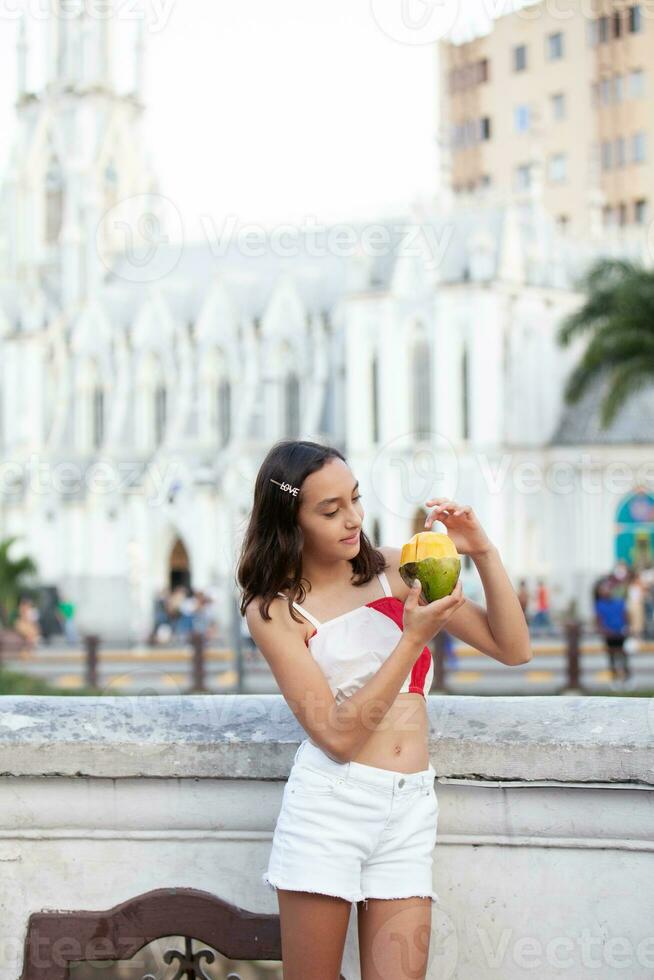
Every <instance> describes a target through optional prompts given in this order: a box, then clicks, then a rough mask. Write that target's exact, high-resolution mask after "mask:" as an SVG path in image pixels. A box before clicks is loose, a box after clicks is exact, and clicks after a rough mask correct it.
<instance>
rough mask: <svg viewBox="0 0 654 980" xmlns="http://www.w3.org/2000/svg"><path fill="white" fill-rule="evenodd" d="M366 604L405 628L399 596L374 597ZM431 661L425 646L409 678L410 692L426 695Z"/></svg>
mask: <svg viewBox="0 0 654 980" xmlns="http://www.w3.org/2000/svg"><path fill="white" fill-rule="evenodd" d="M366 605H367V606H370V608H371V609H377V610H378V611H379V612H381V613H383V614H384V616H388V618H389V619H392V620H393V622H394V623H396V624H397V626H399V628H400V629H401V630H404V603H403V602H402V600H401V599H398V598H397V596H394V595H387V596H384V597H383V599H374V600H373V601H372V602H367V603H366ZM431 662H432V659H431V650H430V649H429V647H427V646H425V647H423V649H422V652H421V653H420V656H419V657H418V658H417V660H416V661H415V663H414V665H413V667H412V668H411V678H410V680H409V691H410V692H415V693H416V694H422V695H423V697H424V694H425V680H426V679H427V674H428V673H429V667H430V665H431Z"/></svg>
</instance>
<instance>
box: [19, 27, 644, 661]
mask: <svg viewBox="0 0 654 980" xmlns="http://www.w3.org/2000/svg"><path fill="white" fill-rule="evenodd" d="M46 54H47V60H46V72H45V78H44V79H43V81H42V83H41V84H39V85H38V86H35V85H30V84H29V83H28V79H29V77H30V71H29V65H30V45H29V38H28V37H27V35H26V30H25V26H24V25H23V26H21V28H20V30H19V33H18V85H17V89H18V90H17V99H16V124H15V132H14V133H13V137H12V140H13V142H12V145H13V149H12V152H11V154H10V156H9V162H8V167H7V170H6V173H5V174H3V175H2V192H1V195H0V214H1V219H2V220H1V222H0V537H5V536H7V535H19V536H20V537H21V546H22V547H24V549H25V550H26V551H28V552H29V553H30V554H31V555H33V556H34V557H35V559H36V560H37V562H38V566H39V578H40V580H41V581H42V582H43V583H47V584H57V585H58V586H59V587H60V589H61V590H62V592H63V593H65V594H66V595H68V596H70V597H72V598H73V599H74V600H75V601H76V602H77V605H78V610H79V620H80V626H81V627H82V628H84V629H88V630H93V631H98V632H99V633H100V634H101V636H102V637H103V638H104V639H107V640H122V639H130V640H133V641H137V642H141V641H143V640H144V638H145V637H146V635H147V634H148V632H149V629H150V626H151V622H152V609H153V601H154V598H155V596H156V594H157V593H158V591H159V590H160V589H162V588H164V587H165V586H167V585H168V584H169V583H171V582H176V581H187V582H190V583H191V584H192V585H193V586H196V587H198V588H213V589H215V590H216V591H217V593H218V595H219V596H220V605H221V609H220V615H221V617H222V618H223V621H224V620H225V617H227V616H228V615H229V612H230V609H232V608H233V597H234V595H235V594H236V584H235V580H234V569H235V562H236V558H237V555H238V551H239V545H240V540H241V536H242V533H243V530H244V526H245V521H246V519H247V514H248V509H249V506H250V502H251V494H252V487H253V482H254V477H255V474H256V471H257V468H258V465H259V463H260V461H261V459H262V457H263V455H264V454H265V453H266V451H267V449H268V448H269V446H270V445H271V443H272V442H274V441H276V440H277V439H279V438H283V437H292V438H295V437H302V438H311V439H317V440H322V441H328V442H330V443H332V444H334V445H336V446H338V447H339V448H340V449H341V450H343V451H344V452H345V454H346V455H347V457H348V461H349V462H350V465H351V466H352V469H353V471H354V472H355V474H356V476H357V477H358V478H359V479H360V481H361V489H362V493H363V495H364V496H363V502H364V505H365V510H366V530H367V532H368V534H369V535H370V536H371V537H372V538H373V540H374V541H375V542H376V543H386V544H393V545H397V546H399V545H401V544H402V543H403V542H404V541H406V540H408V538H409V537H410V536H411V534H413V533H415V531H416V530H419V529H421V528H422V525H423V521H424V514H425V510H424V501H425V500H426V499H427V498H428V497H430V496H433V495H436V494H438V495H445V494H447V495H450V496H454V497H455V498H456V499H458V500H461V501H465V502H468V503H471V504H472V505H473V507H474V508H475V510H476V511H477V513H478V514H479V516H480V518H481V520H482V522H483V523H484V526H485V527H486V528H487V530H488V532H489V534H490V537H491V538H492V539H493V540H494V541H495V542H496V543H497V544H498V545H499V546H500V550H501V553H502V557H503V559H504V561H505V564H506V565H507V568H508V570H509V572H510V574H511V576H512V579H513V581H514V582H516V583H517V581H518V579H519V578H521V577H526V578H528V579H530V580H532V581H534V580H535V579H536V578H537V577H541V576H542V577H545V578H546V579H547V581H548V582H549V584H550V586H551V588H552V597H553V605H554V607H555V608H558V609H561V608H563V607H564V606H566V605H567V604H568V602H569V601H570V599H571V598H573V597H576V598H577V599H578V601H579V604H580V608H581V609H582V611H586V612H587V611H588V609H589V602H590V593H589V590H590V586H591V583H592V581H593V580H594V578H595V577H596V576H597V574H598V573H599V572H601V571H604V570H606V569H607V567H608V566H610V565H611V563H612V562H613V560H614V558H615V555H616V540H617V535H618V533H619V531H620V530H621V531H622V532H624V526H622V525H620V528H619V527H618V526H617V524H616V515H617V514H618V512H619V511H620V510H621V509H622V510H621V513H623V514H624V512H625V507H626V508H627V510H628V509H629V502H630V501H632V500H636V501H641V502H642V499H643V490H644V489H646V488H647V487H648V485H649V486H650V487H651V482H649V483H648V481H649V480H650V477H648V476H647V474H646V471H645V469H644V467H646V465H647V464H648V462H649V460H648V456H649V453H650V449H651V439H652V432H653V431H654V402H653V401H652V398H651V397H650V396H649V394H642V395H640V396H638V399H637V400H636V401H634V402H633V403H632V404H631V405H630V406H629V407H628V408H627V409H625V411H624V412H622V413H621V415H620V417H619V418H618V419H617V420H616V422H615V424H614V425H613V426H612V428H611V429H610V430H609V431H608V432H601V431H600V429H599V424H598V398H599V393H598V392H595V393H593V395H592V396H591V397H589V398H587V399H586V400H585V401H584V402H583V403H582V404H581V405H580V406H578V407H576V408H575V409H574V410H572V409H568V408H565V407H564V406H563V404H562V398H561V391H562V386H563V383H564V380H565V376H566V374H567V372H568V370H569V369H570V366H571V364H572V363H573V361H574V360H575V359H576V357H577V356H578V354H579V349H578V348H576V349H573V350H569V351H562V350H560V349H559V348H557V345H556V343H555V340H554V335H555V331H556V328H557V325H558V323H559V322H560V320H561V318H562V317H563V316H564V315H565V314H566V313H567V312H569V311H570V310H572V309H574V307H575V306H576V305H577V304H578V303H579V301H580V296H579V295H578V293H577V292H576V291H575V281H576V276H577V275H578V274H579V272H580V271H581V270H582V269H583V268H584V266H585V264H586V263H587V262H588V261H590V259H591V258H592V257H593V256H594V255H595V254H598V253H599V252H601V251H605V250H606V249H607V247H608V246H609V244H610V243H607V241H605V240H602V239H599V240H597V241H594V242H593V241H590V242H584V243H579V242H572V241H571V240H570V239H568V238H562V237H560V233H559V232H557V230H556V228H555V227H554V225H553V223H552V222H551V221H550V220H549V217H548V216H547V215H546V214H545V213H544V212H543V210H542V207H541V206H540V197H539V194H538V190H537V187H538V185H537V183H535V185H534V186H535V188H536V189H535V190H534V191H533V193H532V198H531V200H530V201H528V202H527V204H526V205H525V204H524V202H523V203H522V204H518V203H516V202H511V201H499V200H492V199H486V200H485V201H484V202H483V203H482V202H479V201H475V200H470V201H467V202H461V201H459V202H457V203H456V204H455V203H454V202H453V201H452V199H451V198H450V197H449V195H448V194H447V193H440V194H439V195H438V204H435V205H434V207H433V209H431V210H430V211H429V212H428V213H426V212H422V213H418V212H417V211H416V209H415V208H409V209H408V210H407V214H406V215H401V216H398V217H396V218H393V219H388V218H386V219H385V220H380V222H379V224H377V225H375V226H373V227H371V226H369V225H368V226H362V225H352V226H348V230H349V235H350V239H351V243H352V247H351V248H350V249H349V250H348V249H343V248H340V247H339V248H337V247H335V246H333V247H328V248H323V249H322V250H321V249H319V248H318V249H317V248H315V247H314V246H315V242H314V241H309V231H308V230H307V229H301V230H298V235H297V238H296V248H294V249H292V250H291V251H292V254H280V249H279V248H277V247H276V245H275V240H274V236H273V235H271V236H269V237H268V238H267V239H266V247H265V249H263V250H262V252H261V254H252V253H251V251H249V250H248V249H247V248H246V247H245V245H244V243H243V242H242V241H241V240H240V239H237V238H235V239H234V240H233V241H231V242H230V243H229V246H228V247H227V248H225V249H221V250H220V251H219V253H217V252H216V249H215V248H214V247H212V244H211V243H209V242H203V241H199V242H196V243H188V242H183V243H180V242H175V241H174V240H171V239H169V240H166V238H167V236H165V235H161V236H160V238H159V240H158V241H156V243H155V246H154V247H152V246H148V247H145V248H144V249H143V250H142V251H134V250H133V249H130V250H129V251H127V250H126V249H125V241H126V238H125V224H127V227H128V228H129V229H130V231H133V232H134V234H135V235H136V234H137V232H138V231H139V230H140V231H142V229H143V225H144V224H145V225H147V224H148V222H152V221H155V222H156V221H160V222H161V221H164V219H165V214H163V215H162V213H161V212H162V202H163V203H164V205H165V200H166V199H165V189H163V191H162V189H160V188H159V187H158V184H157V181H156V177H155V176H154V170H155V168H154V167H153V166H152V165H151V164H150V162H149V153H148V148H146V147H144V146H143V138H142V122H143V112H144V106H143V101H142V64H143V54H144V52H143V33H142V32H140V33H137V35H136V37H135V39H134V44H133V47H132V54H133V66H132V68H133V71H132V81H131V84H130V86H129V87H128V89H126V90H120V91H119V90H118V88H117V87H116V86H115V84H114V82H113V81H112V37H111V30H110V27H109V24H108V22H107V21H103V20H100V19H95V20H91V19H89V18H88V17H87V15H86V14H85V13H84V10H83V8H82V10H81V12H80V14H79V16H77V17H75V18H70V17H67V18H66V19H64V18H62V17H54V18H52V19H51V20H50V22H49V23H48V25H47V50H46ZM151 149H153V150H156V147H155V148H151ZM163 211H164V212H165V206H164V208H163ZM336 230H337V231H338V229H336ZM335 240H336V239H335ZM339 240H340V241H342V239H339ZM611 247H613V245H611ZM637 247H640V246H639V245H638V246H637ZM285 251H287V252H288V251H289V250H288V249H286V250H285ZM643 254H644V253H643ZM616 463H620V464H623V469H624V470H626V472H627V476H626V478H625V479H624V480H623V481H622V483H620V480H619V479H618V476H617V474H616V473H615V472H614V471H615V469H616ZM650 476H651V474H650ZM639 513H640V518H639V523H638V527H637V528H635V529H634V530H633V533H634V535H636V534H638V533H639V532H640V534H641V538H640V539H639V540H640V541H641V544H640V546H641V547H642V546H643V545H642V541H643V540H644V539H643V537H642V535H643V533H645V532H643V528H645V530H646V533H647V535H648V537H647V541H648V542H650V546H651V541H652V530H653V529H654V512H652V510H650V512H649V517H648V518H647V519H646V520H645V521H643V519H642V518H643V512H642V508H641V510H640V512H639ZM437 527H438V525H437ZM634 540H635V538H634ZM464 586H465V588H466V591H467V593H468V594H469V595H471V596H472V597H476V598H478V597H479V595H480V593H479V590H478V579H477V577H476V573H475V571H474V568H473V567H472V566H471V564H470V562H469V561H467V562H465V563H464Z"/></svg>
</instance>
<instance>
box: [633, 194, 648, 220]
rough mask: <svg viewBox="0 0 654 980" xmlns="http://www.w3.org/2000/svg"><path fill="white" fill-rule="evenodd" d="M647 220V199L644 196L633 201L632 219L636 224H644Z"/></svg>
mask: <svg viewBox="0 0 654 980" xmlns="http://www.w3.org/2000/svg"><path fill="white" fill-rule="evenodd" d="M647 220H648V208H647V201H646V200H645V199H644V198H639V200H637V201H634V221H635V222H636V224H637V225H644V224H645V223H646V222H647Z"/></svg>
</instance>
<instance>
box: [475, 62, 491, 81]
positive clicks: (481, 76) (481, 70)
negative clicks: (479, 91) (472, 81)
mask: <svg viewBox="0 0 654 980" xmlns="http://www.w3.org/2000/svg"><path fill="white" fill-rule="evenodd" d="M489 78H490V66H489V62H488V58H482V59H481V61H478V62H477V80H478V81H479V82H487V81H488V79H489Z"/></svg>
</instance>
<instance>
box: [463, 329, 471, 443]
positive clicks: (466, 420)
mask: <svg viewBox="0 0 654 980" xmlns="http://www.w3.org/2000/svg"><path fill="white" fill-rule="evenodd" d="M461 436H462V438H463V439H469V438H470V362H469V359H468V348H467V347H464V348H463V355H462V357H461Z"/></svg>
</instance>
